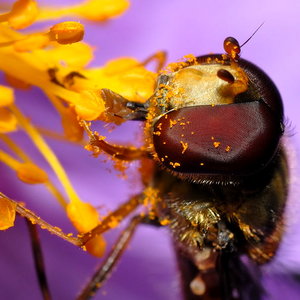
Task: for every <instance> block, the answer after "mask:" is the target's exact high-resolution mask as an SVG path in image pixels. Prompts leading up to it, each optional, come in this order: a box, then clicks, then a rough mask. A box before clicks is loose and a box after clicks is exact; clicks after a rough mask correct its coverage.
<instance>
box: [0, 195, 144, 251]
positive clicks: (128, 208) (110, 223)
mask: <svg viewBox="0 0 300 300" xmlns="http://www.w3.org/2000/svg"><path fill="white" fill-rule="evenodd" d="M1 197H2V198H5V199H7V200H8V201H10V202H11V203H13V204H14V205H15V207H16V212H17V213H18V214H19V215H21V216H22V217H25V218H26V219H28V220H29V221H30V222H31V223H32V224H37V225H39V226H40V227H41V228H43V229H46V230H48V231H49V232H50V233H52V234H55V235H56V236H58V237H60V238H62V239H64V240H66V241H67V242H69V243H71V244H73V245H75V246H79V247H82V246H84V245H85V244H86V243H87V242H88V241H89V240H90V239H92V238H93V237H94V236H95V235H97V234H101V233H103V232H105V231H107V230H109V229H111V228H113V227H114V226H117V225H118V224H119V223H120V222H121V221H122V220H124V219H125V218H126V217H127V216H128V215H129V214H130V213H131V212H133V211H134V210H135V209H136V208H137V206H138V205H139V204H140V201H141V200H140V199H141V198H140V195H137V196H133V197H131V198H130V199H129V200H128V201H126V202H125V203H123V204H121V205H120V206H119V207H118V208H117V209H116V210H115V211H114V212H112V213H111V214H109V215H108V216H107V217H106V218H104V220H103V221H102V222H101V224H99V225H98V226H96V227H95V228H94V229H92V230H91V231H89V232H87V233H85V234H82V235H79V236H77V237H72V236H70V235H68V234H65V233H64V232H62V230H61V229H60V228H58V227H55V226H52V225H50V224H49V223H47V222H46V221H44V220H43V219H41V218H40V217H39V216H37V215H36V214H35V213H34V212H33V211H31V210H29V209H27V208H25V207H24V206H22V205H21V204H20V203H18V202H17V201H15V200H12V199H10V198H8V197H6V196H5V195H4V194H3V193H1V192H0V198H1Z"/></svg>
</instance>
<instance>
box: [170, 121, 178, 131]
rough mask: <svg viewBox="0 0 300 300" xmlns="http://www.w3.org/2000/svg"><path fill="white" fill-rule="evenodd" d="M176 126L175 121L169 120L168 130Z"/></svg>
mask: <svg viewBox="0 0 300 300" xmlns="http://www.w3.org/2000/svg"><path fill="white" fill-rule="evenodd" d="M176 124H177V121H176V120H170V129H171V128H172V127H173V126H174V125H176Z"/></svg>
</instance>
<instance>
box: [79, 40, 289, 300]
mask: <svg viewBox="0 0 300 300" xmlns="http://www.w3.org/2000/svg"><path fill="white" fill-rule="evenodd" d="M224 49H225V51H226V54H221V55H220V54H216V55H205V56H200V57H191V58H189V59H188V60H187V61H185V62H183V63H181V64H175V66H172V70H171V71H169V72H168V73H166V74H162V75H160V76H159V78H158V81H157V88H156V90H155V93H154V95H153V96H152V97H151V98H150V99H149V100H148V101H147V102H145V103H144V104H140V103H134V102H130V101H127V100H126V99H124V98H122V97H121V96H119V95H116V94H114V93H113V92H112V91H108V90H103V95H104V98H105V99H106V102H107V103H114V102H115V103H117V104H118V106H119V107H118V111H114V107H113V105H110V107H109V109H110V110H111V113H112V114H114V115H115V116H117V117H120V118H122V119H125V120H141V121H145V123H146V125H145V136H146V142H145V144H146V146H145V148H143V149H138V150H137V149H134V150H130V149H124V148H121V147H118V146H115V147H112V146H111V145H109V144H106V143H104V142H103V141H101V140H100V139H99V138H97V136H94V135H93V134H92V133H91V132H90V144H91V145H92V146H93V147H99V148H101V149H102V150H104V151H105V152H107V153H109V154H110V155H114V156H115V157H117V158H120V159H124V160H132V159H136V158H141V159H142V160H143V161H142V166H148V168H149V164H150V165H151V166H152V168H153V169H152V173H151V174H150V175H151V176H149V174H147V175H148V178H147V182H146V183H145V184H147V188H146V191H147V193H148V191H149V189H151V193H153V194H151V196H150V198H151V199H150V200H147V201H150V202H151V201H153V202H152V206H151V209H150V211H149V213H148V214H147V215H145V216H143V217H141V216H136V217H134V218H133V219H132V221H131V223H130V225H129V227H128V228H127V229H126V230H125V231H124V235H122V236H121V237H120V240H119V241H118V242H117V244H116V246H115V248H114V250H113V251H112V252H111V254H110V256H109V258H108V259H107V260H106V262H104V263H103V265H102V267H100V269H99V270H98V271H97V272H96V273H95V275H94V277H93V279H92V281H91V282H92V284H90V285H89V286H87V288H86V289H85V290H84V291H83V293H82V296H83V297H85V296H86V295H88V294H89V293H90V292H91V291H94V290H95V289H96V285H97V284H98V285H99V284H100V285H101V284H102V282H103V281H104V280H105V278H106V277H107V274H108V273H109V269H110V268H111V267H112V266H113V264H114V263H115V262H116V261H117V259H118V257H119V255H120V254H121V252H122V251H123V249H124V248H125V247H126V244H127V242H128V239H129V236H131V235H132V233H133V231H134V228H135V227H136V226H137V224H138V223H141V222H143V223H150V224H156V225H160V224H162V225H165V224H167V225H168V226H169V228H170V230H171V233H172V235H173V238H174V240H175V248H176V252H177V256H178V262H179V267H180V269H181V270H182V279H183V288H184V291H185V294H186V298H187V299H194V298H195V299H198V298H199V299H260V298H261V297H262V294H263V291H262V287H261V286H260V284H259V280H258V275H257V274H255V273H254V274H253V272H251V271H249V269H251V268H252V269H255V267H254V265H255V264H264V263H267V262H268V261H270V260H271V259H272V257H273V256H274V254H275V253H276V250H277V248H278V246H279V243H280V239H281V235H282V227H283V226H282V222H283V217H282V216H283V212H284V207H285V202H286V197H287V192H288V187H287V178H288V171H287V161H286V157H285V153H284V149H283V147H282V145H281V142H280V140H281V137H282V135H283V132H284V124H283V105H282V101H281V97H280V94H279V92H278V90H277V88H276V86H275V85H274V83H273V82H272V80H271V79H270V78H269V77H268V76H267V75H266V74H265V73H264V72H263V71H262V70H261V69H259V68H258V67H257V66H255V65H254V64H252V63H250V62H249V61H246V60H244V59H242V58H240V57H239V53H240V46H239V43H238V42H237V41H236V40H235V39H234V38H231V37H229V38H227V39H225V41H224ZM120 104H121V105H122V106H123V108H122V109H120ZM116 106H117V105H116ZM87 130H89V129H87ZM148 168H147V170H148ZM147 193H146V192H144V193H143V194H142V195H139V196H138V197H139V199H135V197H133V199H132V200H131V201H142V202H143V201H145V198H147V197H149V196H147ZM152 198H154V200H153V199H152ZM243 255H244V256H247V257H248V258H249V261H248V262H247V263H245V262H244V259H242V258H241V257H242V256H243ZM247 264H248V265H249V264H250V265H251V266H250V267H249V266H248V267H247Z"/></svg>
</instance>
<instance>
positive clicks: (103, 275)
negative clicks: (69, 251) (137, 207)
mask: <svg viewBox="0 0 300 300" xmlns="http://www.w3.org/2000/svg"><path fill="white" fill-rule="evenodd" d="M142 220H143V217H141V216H135V217H133V218H132V219H131V221H130V223H129V224H128V226H127V227H126V228H125V229H124V230H123V231H122V232H121V234H120V236H119V238H118V240H117V241H116V243H115V245H114V246H113V248H112V250H111V251H110V253H109V254H108V256H107V257H106V259H105V260H104V261H103V262H102V264H101V265H100V266H99V267H98V268H97V270H96V272H95V273H94V275H93V276H92V278H91V279H90V281H89V282H88V283H87V285H86V286H85V288H84V289H83V290H82V291H81V293H80V295H79V296H78V297H77V300H85V299H90V298H91V297H92V296H93V295H94V294H95V292H96V291H97V290H98V289H99V288H100V287H101V286H102V285H103V283H104V282H105V280H106V279H107V278H108V276H109V275H110V273H111V271H112V269H113V267H114V266H115V265H116V263H117V262H118V261H119V259H120V257H121V256H122V254H123V252H124V251H125V249H126V247H127V245H128V243H129V241H130V240H131V238H132V236H133V234H134V232H135V229H136V227H137V225H138V224H140V223H141V222H142Z"/></svg>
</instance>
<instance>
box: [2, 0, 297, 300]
mask: <svg viewBox="0 0 300 300" xmlns="http://www.w3.org/2000/svg"><path fill="white" fill-rule="evenodd" d="M40 2H41V4H43V3H48V4H49V3H55V2H56V3H59V4H61V2H62V1H55V2H54V1H40ZM63 2H64V3H71V2H75V1H71V0H69V1H63ZM299 15H300V2H299V1H298V0H287V1H261V0H252V1H199V0H187V1H180V0H165V1H161V0H152V1H146V0H132V6H131V8H130V9H129V11H128V12H127V13H126V14H125V15H124V16H122V17H120V18H117V19H115V20H112V21H110V22H107V23H105V24H103V25H101V24H100V25H99V24H94V23H88V24H86V36H85V40H86V41H87V42H88V43H89V44H91V45H96V46H97V50H96V53H95V60H94V62H93V65H99V64H103V63H105V62H106V61H107V60H109V59H113V58H115V57H119V56H133V57H137V58H138V59H141V60H143V59H145V58H147V57H148V56H150V55H152V54H153V53H155V52H156V51H157V50H166V51H167V52H168V55H169V61H176V60H177V59H179V58H181V57H182V56H184V55H186V54H189V53H192V54H195V55H200V54H206V53H208V52H223V48H222V44H223V40H224V38H225V37H227V36H234V37H235V38H237V39H238V40H239V41H240V42H244V41H245V40H247V39H248V37H249V36H250V35H251V34H252V33H253V32H254V30H255V29H256V28H257V27H258V26H259V25H260V24H261V23H262V22H264V25H263V26H262V28H261V29H260V30H259V31H258V32H257V33H256V35H255V36H254V37H253V38H252V39H251V40H250V41H249V42H248V43H247V44H246V45H245V46H244V47H243V48H242V57H243V58H246V59H249V60H250V61H252V62H253V63H255V64H257V65H258V66H260V67H261V68H262V69H264V70H265V71H266V72H267V73H268V74H269V75H270V77H271V78H272V79H273V80H274V82H275V83H276V85H277V87H278V88H279V90H280V92H281V95H282V98H283V101H284V104H285V114H286V117H287V118H288V119H289V120H290V121H291V123H292V127H293V128H294V129H293V132H294V136H293V137H292V138H290V137H288V138H287V139H288V143H290V144H292V145H293V146H292V147H294V148H295V149H299V146H300V138H299V134H298V132H299V129H298V128H299V126H300V121H299V112H300V109H299V106H300V101H299V99H298V98H299V95H300V85H299V74H298V72H299V69H298V65H299V52H300V51H299V50H300V40H299V36H300V18H299ZM0 59H1V58H0ZM17 101H18V105H19V106H20V107H21V108H22V109H24V111H25V112H27V114H28V115H29V117H30V118H32V120H33V122H34V123H35V124H37V125H40V126H44V125H48V124H49V122H50V123H51V126H53V127H52V128H58V126H59V120H58V117H57V115H55V113H54V111H53V110H52V109H51V108H50V105H49V104H48V102H47V100H46V99H45V97H44V96H43V95H42V93H41V92H40V91H39V90H37V89H34V90H33V91H31V92H30V93H28V92H22V91H19V92H18V93H17ZM29 105H30V107H28V106H29ZM131 130H133V129H132V127H131V126H130V125H125V126H123V127H122V128H121V129H118V130H117V131H116V133H115V134H114V136H113V140H115V141H120V140H122V141H124V138H127V137H128V141H129V142H130V141H131V140H132V139H133V138H134V136H135V135H134V133H133V134H131V133H130V131H131ZM134 131H136V129H134ZM49 144H50V145H51V146H52V147H53V149H54V150H55V152H56V153H57V155H58V157H59V159H60V160H61V162H62V164H63V166H64V167H65V168H66V170H67V172H68V174H69V176H70V178H71V181H72V182H73V183H74V186H75V188H76V190H77V191H78V193H79V195H80V196H81V197H82V199H83V200H85V201H90V202H92V203H93V204H95V205H97V206H101V205H106V206H107V207H109V208H111V209H112V208H114V207H116V203H120V202H123V201H125V200H126V199H127V198H128V197H129V195H131V194H132V193H134V192H136V191H137V190H138V189H139V186H135V182H134V181H131V180H129V181H128V182H127V181H123V180H120V179H118V178H117V177H116V175H115V173H114V172H110V171H109V170H110V169H111V166H110V165H109V163H101V160H100V159H94V158H92V157H91V156H90V155H89V153H88V152H87V151H86V150H84V149H82V148H79V147H77V146H73V145H69V144H64V143H61V142H57V141H52V140H49ZM28 147H30V146H29V145H28ZM32 151H34V150H32ZM294 152H295V151H294ZM298 152H299V151H298ZM297 155H298V154H297V153H296V154H294V157H293V162H295V161H296V160H297ZM298 158H299V157H298ZM0 170H1V174H2V176H1V181H0V191H2V192H3V193H5V194H7V195H9V196H10V197H11V198H14V199H16V200H18V201H23V202H25V203H26V205H27V207H28V208H30V209H32V210H34V211H35V212H37V213H38V214H39V215H40V216H41V217H42V218H44V219H45V220H47V221H48V222H49V223H51V224H53V225H56V226H59V227H62V228H63V230H64V231H66V232H68V231H71V230H72V227H71V225H70V223H69V222H68V220H67V219H66V217H65V214H64V212H63V211H62V210H61V208H60V207H59V206H58V204H57V203H56V202H55V201H54V200H53V199H52V197H51V196H50V195H49V194H48V193H47V192H46V191H45V189H44V188H43V187H39V186H28V185H25V184H22V183H20V182H18V181H16V180H15V179H14V174H12V171H11V170H9V169H8V168H6V167H5V166H3V165H2V164H1V165H0ZM132 172H133V173H134V171H132ZM292 178H293V179H292V180H291V186H292V189H291V192H290V195H289V204H288V209H287V213H286V222H287V230H286V237H285V238H284V239H283V243H282V246H281V248H280V250H279V251H278V255H277V257H276V258H275V259H274V262H272V263H271V264H270V266H266V267H265V271H264V272H265V273H266V275H265V280H264V286H265V288H266V290H267V292H268V294H267V296H266V299H268V300H270V299H274V300H275V299H297V298H298V297H297V296H298V295H299V294H300V284H299V285H297V284H296V283H295V282H290V281H289V279H287V278H286V276H285V275H284V274H289V273H290V272H291V271H292V272H294V273H298V274H299V273H300V254H299V253H300V238H299V234H298V228H299V219H300V218H299V217H297V216H298V215H297V214H296V213H295V212H296V211H299V207H300V206H299V201H300V200H299V196H298V195H299V193H298V192H299V182H298V181H299V179H298V178H299V170H297V168H294V169H293V177H292ZM133 187H134V188H133ZM133 190H135V191H133ZM116 231H120V229H118V230H115V231H113V232H109V233H108V234H107V235H106V236H107V239H108V240H109V244H110V245H111V244H112V243H113V240H114V239H115V238H116V236H117V234H116ZM41 240H42V247H43V250H44V256H45V260H46V269H47V275H48V277H49V284H50V289H51V292H52V295H53V299H74V298H75V295H76V294H77V293H78V291H79V290H80V289H81V287H83V285H84V283H85V282H86V280H87V279H88V278H89V276H90V275H91V274H92V273H93V270H94V268H95V266H96V265H97V264H98V263H99V261H100V260H99V259H95V258H93V257H91V256H89V255H88V254H86V253H84V252H83V251H82V250H81V249H77V248H75V247H74V246H72V245H69V244H68V243H66V242H64V241H61V240H59V239H58V238H57V237H55V236H51V235H50V234H49V233H48V232H45V231H41ZM0 249H1V256H0V270H1V271H0V272H1V282H0V299H15V300H19V299H30V300H35V299H41V294H40V291H39V288H38V285H37V280H36V275H35V272H34V266H33V261H32V256H31V251H30V241H29V238H28V232H27V228H26V227H25V222H24V220H23V219H21V218H18V219H17V222H16V226H15V227H14V228H12V229H10V230H7V231H5V232H0ZM104 294H105V296H104ZM103 298H104V299H107V300H110V299H111V300H113V299H130V300H135V299H136V300H137V299H149V300H150V299H156V300H160V299H161V300H162V299H163V300H167V299H172V300H174V299H181V295H180V290H179V282H178V274H177V270H176V265H175V260H174V253H173V252H172V242H171V239H170V237H169V235H168V232H167V229H165V228H164V229H155V228H149V227H147V226H144V225H142V226H140V228H138V230H137V233H136V235H135V237H134V239H133V241H132V243H131V244H130V247H129V249H128V250H127V251H126V253H125V254H124V257H123V258H122V260H121V262H120V264H119V265H118V267H117V268H116V270H115V271H114V272H113V274H112V277H111V278H110V280H109V281H108V282H107V284H106V285H105V287H104V288H103V290H101V291H100V292H99V293H98V294H97V295H96V297H95V299H103Z"/></svg>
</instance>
